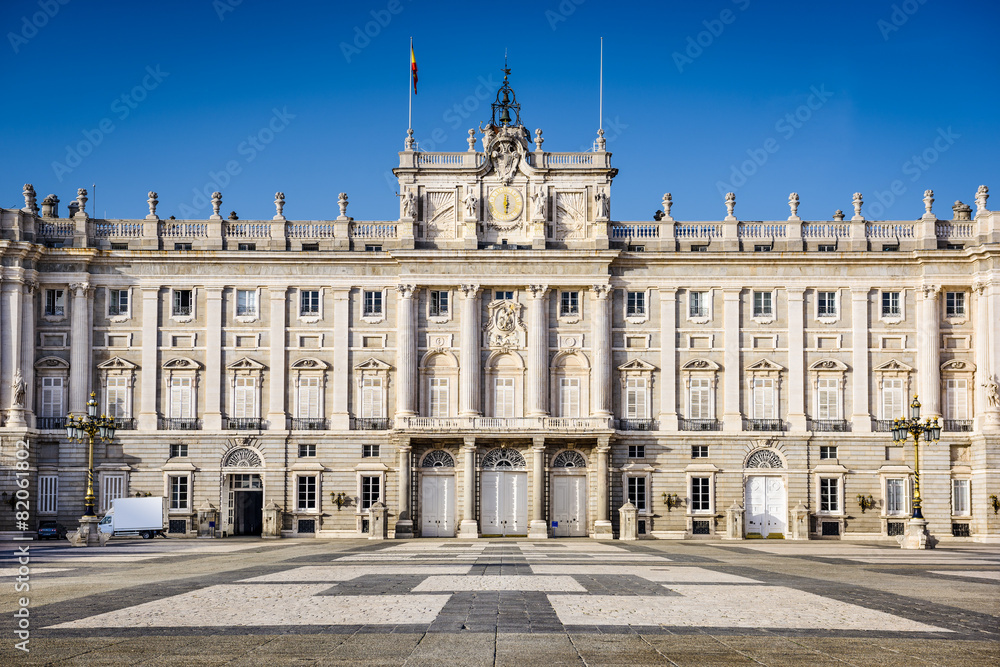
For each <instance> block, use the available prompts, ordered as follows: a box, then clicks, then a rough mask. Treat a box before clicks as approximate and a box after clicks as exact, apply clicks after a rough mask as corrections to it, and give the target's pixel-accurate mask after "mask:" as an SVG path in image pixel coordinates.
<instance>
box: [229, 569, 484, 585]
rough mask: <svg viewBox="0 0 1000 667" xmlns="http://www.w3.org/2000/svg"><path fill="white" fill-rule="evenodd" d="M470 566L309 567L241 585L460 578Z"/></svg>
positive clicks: (267, 576) (248, 580) (275, 574)
mask: <svg viewBox="0 0 1000 667" xmlns="http://www.w3.org/2000/svg"><path fill="white" fill-rule="evenodd" d="M471 569H472V566H471V565H341V566H336V565H310V566H304V567H297V568H294V569H292V570H285V571H284V572H275V573H274V574H264V575H261V576H259V577H251V578H250V579H241V580H240V581H241V582H242V583H255V582H284V581H308V582H313V581H350V580H351V579H357V578H358V577H363V576H365V575H367V574H379V575H387V574H388V575H391V574H425V575H428V576H431V575H451V576H461V575H464V574H468V573H469V570H471Z"/></svg>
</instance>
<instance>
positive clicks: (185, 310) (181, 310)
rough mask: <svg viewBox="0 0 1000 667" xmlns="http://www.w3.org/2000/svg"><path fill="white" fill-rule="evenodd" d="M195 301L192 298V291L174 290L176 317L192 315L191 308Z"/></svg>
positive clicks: (174, 311) (174, 312)
mask: <svg viewBox="0 0 1000 667" xmlns="http://www.w3.org/2000/svg"><path fill="white" fill-rule="evenodd" d="M193 302H194V299H193V298H192V293H191V290H189V289H178V290H174V309H173V314H174V315H190V314H191V306H192V305H193Z"/></svg>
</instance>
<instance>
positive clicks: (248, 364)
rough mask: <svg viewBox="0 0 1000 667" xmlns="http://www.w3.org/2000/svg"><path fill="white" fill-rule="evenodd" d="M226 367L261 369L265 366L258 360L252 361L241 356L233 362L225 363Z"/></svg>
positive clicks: (234, 369)
mask: <svg viewBox="0 0 1000 667" xmlns="http://www.w3.org/2000/svg"><path fill="white" fill-rule="evenodd" d="M226 368H227V369H228V370H231V371H263V370H264V369H265V366H264V364H262V363H260V362H259V361H254V360H253V359H250V358H249V357H243V358H242V359H237V360H236V361H234V362H233V363H231V364H229V365H227V366H226Z"/></svg>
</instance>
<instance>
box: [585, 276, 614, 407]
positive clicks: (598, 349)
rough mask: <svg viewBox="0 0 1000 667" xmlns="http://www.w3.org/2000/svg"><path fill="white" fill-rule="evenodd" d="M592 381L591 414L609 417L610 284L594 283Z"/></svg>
mask: <svg viewBox="0 0 1000 667" xmlns="http://www.w3.org/2000/svg"><path fill="white" fill-rule="evenodd" d="M591 303H592V304H593V308H594V337H593V343H592V344H591V350H592V351H593V356H594V372H593V375H592V376H591V377H592V378H593V382H592V384H591V388H590V394H591V396H592V398H591V405H593V406H594V407H593V410H592V411H591V414H592V415H593V416H594V417H599V418H604V419H610V418H611V417H612V416H613V414H612V411H611V286H610V285H594V299H593V301H591Z"/></svg>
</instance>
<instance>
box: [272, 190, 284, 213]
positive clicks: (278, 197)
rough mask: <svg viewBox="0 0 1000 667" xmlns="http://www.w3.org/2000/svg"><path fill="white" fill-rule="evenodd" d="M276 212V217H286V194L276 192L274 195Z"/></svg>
mask: <svg viewBox="0 0 1000 667" xmlns="http://www.w3.org/2000/svg"><path fill="white" fill-rule="evenodd" d="M274 210H275V217H277V218H283V217H285V212H284V211H285V193H284V192H275V193H274Z"/></svg>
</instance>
